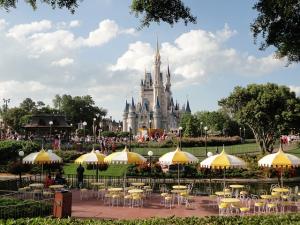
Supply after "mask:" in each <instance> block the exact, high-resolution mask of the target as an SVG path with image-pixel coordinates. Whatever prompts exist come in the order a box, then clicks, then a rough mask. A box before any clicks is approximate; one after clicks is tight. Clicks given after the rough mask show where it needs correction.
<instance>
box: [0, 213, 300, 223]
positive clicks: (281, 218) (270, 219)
mask: <svg viewBox="0 0 300 225" xmlns="http://www.w3.org/2000/svg"><path fill="white" fill-rule="evenodd" d="M299 220H300V214H299V213H294V214H293V213H290V214H280V215H278V214H273V215H272V214H269V215H253V216H242V217H241V216H226V217H224V216H210V217H183V218H181V217H168V218H157V217H152V218H148V219H135V220H97V219H76V218H68V219H53V218H31V219H28V218H24V219H18V220H13V219H10V220H2V221H1V220H0V223H1V224H10V225H46V224H47V225H57V224H61V225H72V224H76V225H113V224H114V225H132V224H143V225H152V224H159V225H169V224H174V225H181V224H183V225H184V224H190V225H196V224H197V225H207V224H210V225H225V224H226V225H236V224H239V225H262V224H272V225H281V224H289V225H294V224H295V225H296V224H299Z"/></svg>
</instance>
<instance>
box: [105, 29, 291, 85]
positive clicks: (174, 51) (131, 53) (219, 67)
mask: <svg viewBox="0 0 300 225" xmlns="http://www.w3.org/2000/svg"><path fill="white" fill-rule="evenodd" d="M235 34H237V32H236V31H235V30H231V29H230V28H229V26H228V25H227V24H225V26H224V28H223V29H222V30H219V31H216V32H215V33H213V32H208V31H205V30H201V29H199V30H191V31H189V32H186V33H183V34H181V35H180V36H179V37H177V38H176V39H175V41H174V44H172V43H169V42H164V43H162V44H161V48H160V53H161V59H162V70H165V69H166V64H167V61H168V62H169V64H170V67H171V70H172V71H173V72H174V75H175V85H177V86H187V85H190V84H197V83H200V82H202V81H203V80H206V79H209V78H210V77H211V76H214V75H216V74H218V75H222V74H224V73H225V72H229V73H233V74H238V75H241V76H253V75H256V76H257V75H263V74H267V73H270V72H272V71H274V70H276V69H277V68H279V67H282V66H283V65H285V62H283V61H280V60H277V59H275V58H274V57H273V56H272V55H269V56H266V57H260V58H258V57H255V56H252V55H248V54H247V53H240V52H238V51H237V50H235V49H233V48H228V47H225V45H224V43H226V41H227V40H229V39H230V38H231V37H233V36H234V35H235ZM153 55H154V49H153V48H151V46H150V44H149V43H144V42H136V43H133V44H129V47H128V50H127V51H126V52H125V53H124V54H123V55H121V56H120V57H119V58H118V59H117V62H116V63H115V64H114V65H111V66H110V67H109V69H110V70H111V71H125V70H137V71H139V72H142V71H144V69H145V67H146V68H147V69H148V70H149V69H150V68H151V67H150V66H151V65H152V64H153Z"/></svg>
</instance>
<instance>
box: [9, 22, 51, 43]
mask: <svg viewBox="0 0 300 225" xmlns="http://www.w3.org/2000/svg"><path fill="white" fill-rule="evenodd" d="M51 28H52V23H51V21H49V20H41V21H39V22H32V23H29V24H19V25H16V26H14V27H12V28H11V29H9V31H8V34H7V36H9V37H12V38H15V39H17V40H22V39H24V38H25V37H26V36H27V35H29V34H32V33H35V32H41V31H45V30H49V29H51Z"/></svg>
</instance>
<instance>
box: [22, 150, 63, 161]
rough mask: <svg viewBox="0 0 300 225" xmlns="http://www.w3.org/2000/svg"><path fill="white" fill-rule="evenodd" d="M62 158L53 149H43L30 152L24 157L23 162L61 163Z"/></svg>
mask: <svg viewBox="0 0 300 225" xmlns="http://www.w3.org/2000/svg"><path fill="white" fill-rule="evenodd" d="M61 162H62V159H61V158H60V157H59V156H58V155H56V154H55V153H53V152H52V150H48V151H45V150H44V149H42V150H41V151H39V152H33V153H30V154H29V155H28V156H26V157H24V158H23V163H28V164H51V163H61Z"/></svg>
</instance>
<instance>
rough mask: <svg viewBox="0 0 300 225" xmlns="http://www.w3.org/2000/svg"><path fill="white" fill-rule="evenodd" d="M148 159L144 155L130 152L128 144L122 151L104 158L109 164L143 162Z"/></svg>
mask: <svg viewBox="0 0 300 225" xmlns="http://www.w3.org/2000/svg"><path fill="white" fill-rule="evenodd" d="M146 161H147V160H146V159H145V157H143V156H142V155H140V154H138V153H135V152H130V151H129V150H128V148H127V146H126V147H125V148H124V150H123V151H121V152H114V153H111V154H110V155H108V156H106V157H105V158H104V162H106V163H108V164H142V163H144V162H146Z"/></svg>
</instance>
